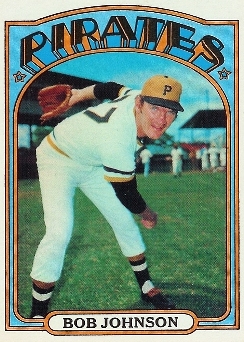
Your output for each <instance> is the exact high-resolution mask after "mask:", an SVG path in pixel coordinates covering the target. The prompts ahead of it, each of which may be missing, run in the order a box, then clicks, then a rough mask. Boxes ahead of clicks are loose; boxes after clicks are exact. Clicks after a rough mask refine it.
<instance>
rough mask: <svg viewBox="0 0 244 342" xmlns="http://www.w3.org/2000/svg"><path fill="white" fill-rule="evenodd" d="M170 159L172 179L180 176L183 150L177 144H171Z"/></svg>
mask: <svg viewBox="0 0 244 342" xmlns="http://www.w3.org/2000/svg"><path fill="white" fill-rule="evenodd" d="M171 157H172V171H173V175H174V177H177V176H181V173H182V157H183V150H182V148H181V147H180V146H179V145H178V144H173V149H172V151H171Z"/></svg>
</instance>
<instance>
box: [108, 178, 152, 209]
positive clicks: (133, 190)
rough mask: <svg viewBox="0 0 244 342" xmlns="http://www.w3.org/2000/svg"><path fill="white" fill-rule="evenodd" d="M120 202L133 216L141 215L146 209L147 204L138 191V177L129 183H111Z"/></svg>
mask: <svg viewBox="0 0 244 342" xmlns="http://www.w3.org/2000/svg"><path fill="white" fill-rule="evenodd" d="M111 184H112V186H113V188H114V191H115V193H116V196H117V197H118V199H119V200H120V202H121V203H122V204H123V205H124V206H125V207H126V208H127V209H129V210H130V211H131V212H132V213H133V214H141V213H142V212H143V211H144V210H145V209H146V202H145V201H144V199H143V198H142V196H141V194H140V193H139V192H138V190H137V182H136V177H134V178H133V179H132V180H130V181H128V182H111Z"/></svg>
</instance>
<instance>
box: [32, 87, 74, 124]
mask: <svg viewBox="0 0 244 342" xmlns="http://www.w3.org/2000/svg"><path fill="white" fill-rule="evenodd" d="M71 95H72V92H71V86H70V85H68V84H57V85H54V86H50V87H46V88H43V89H41V90H40V91H39V93H38V102H39V105H40V107H41V109H42V111H43V114H42V116H41V118H40V120H41V122H42V123H44V122H45V121H47V120H50V119H52V118H55V117H57V116H59V115H61V114H63V113H64V112H66V111H67V110H68V109H69V108H70V107H71V106H70V105H69V100H70V97H71Z"/></svg>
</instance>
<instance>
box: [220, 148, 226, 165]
mask: <svg viewBox="0 0 244 342" xmlns="http://www.w3.org/2000/svg"><path fill="white" fill-rule="evenodd" d="M219 160H220V166H221V169H222V170H225V169H226V145H223V146H222V147H221V149H220V151H219Z"/></svg>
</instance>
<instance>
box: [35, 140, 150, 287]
mask: <svg viewBox="0 0 244 342" xmlns="http://www.w3.org/2000/svg"><path fill="white" fill-rule="evenodd" d="M37 165H38V172H39V181H40V187H41V195H42V203H43V210H44V221H45V225H46V233H45V235H44V237H43V239H42V240H41V242H40V244H39V246H38V248H37V251H36V254H35V258H34V262H33V268H32V271H31V277H32V278H33V279H35V280H38V281H42V282H46V283H49V282H55V281H57V280H58V279H59V277H60V274H61V271H62V268H63V261H64V256H65V251H66V248H67V246H68V243H69V241H70V238H71V235H72V229H73V218H74V212H73V199H74V193H75V189H76V188H77V187H79V188H80V189H81V190H82V191H83V192H84V194H85V195H86V196H87V197H88V198H89V199H90V200H91V201H92V202H93V203H94V204H95V206H96V207H97V208H98V209H99V211H100V212H101V213H102V214H103V215H104V217H105V218H106V220H107V221H108V223H109V224H110V225H111V227H112V228H113V231H114V234H115V236H116V239H117V241H118V243H119V245H120V248H121V250H122V253H123V254H124V255H125V256H126V257H131V256H135V255H138V254H141V253H143V252H144V251H145V245H144V242H143V239H142V236H141V233H140V231H139V227H138V226H137V224H136V222H135V220H134V218H133V215H132V214H131V213H130V211H129V210H127V209H126V208H125V207H124V206H123V205H122V204H121V202H120V201H119V199H118V198H117V197H116V194H115V192H114V189H113V187H112V186H111V184H110V183H108V182H107V181H106V180H105V179H104V178H103V168H102V167H95V166H87V165H80V164H78V163H77V162H75V161H74V160H72V159H70V158H68V157H66V156H64V155H62V154H60V153H59V152H57V151H56V150H55V149H53V147H51V146H50V145H49V143H48V142H47V139H46V138H45V139H44V140H43V142H42V143H41V145H40V146H39V147H38V148H37ZM82 209H84V210H85V208H81V210H82ZM81 229H82V227H81ZM98 247H99V246H98ZM84 257H85V255H84Z"/></svg>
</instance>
